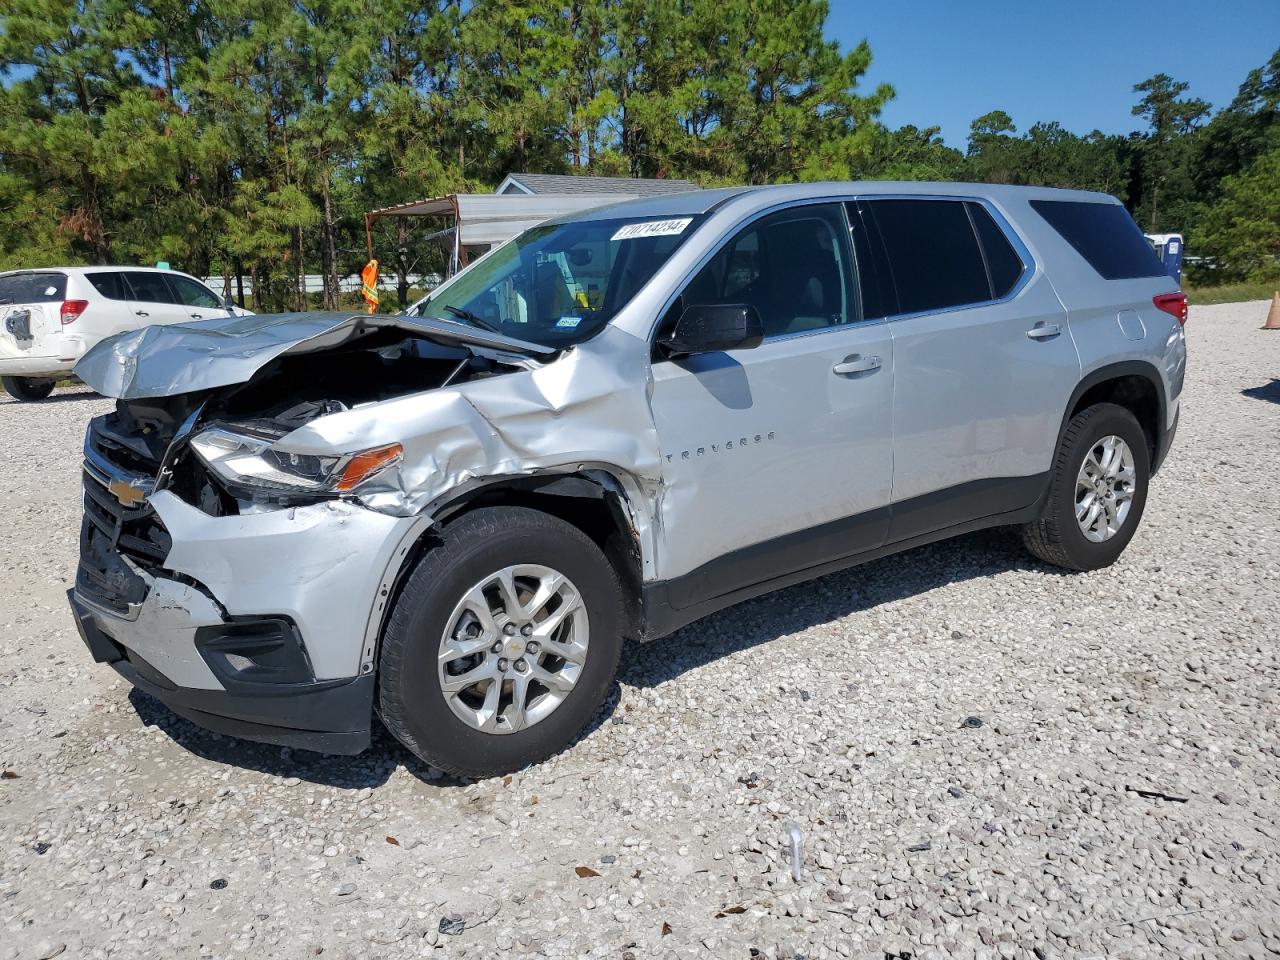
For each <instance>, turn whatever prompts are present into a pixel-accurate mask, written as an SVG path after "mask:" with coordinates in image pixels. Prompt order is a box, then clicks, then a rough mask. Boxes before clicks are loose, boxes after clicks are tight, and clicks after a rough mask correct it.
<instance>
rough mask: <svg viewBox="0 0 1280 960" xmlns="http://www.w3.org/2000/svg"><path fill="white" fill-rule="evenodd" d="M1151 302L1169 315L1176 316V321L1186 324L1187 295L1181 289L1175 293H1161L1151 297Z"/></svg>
mask: <svg viewBox="0 0 1280 960" xmlns="http://www.w3.org/2000/svg"><path fill="white" fill-rule="evenodd" d="M1151 302H1152V303H1154V304H1155V305H1156V309H1157V310H1163V311H1164V312H1165V313H1167V314H1169V316H1171V317H1174V318H1176V319H1177V321H1178V323H1180V324H1184V325H1185V324H1186V322H1187V295H1186V294H1185V293H1183V292H1182V291H1181V290H1179V291H1178V292H1177V293H1162V294H1160V296H1158V297H1152V298H1151Z"/></svg>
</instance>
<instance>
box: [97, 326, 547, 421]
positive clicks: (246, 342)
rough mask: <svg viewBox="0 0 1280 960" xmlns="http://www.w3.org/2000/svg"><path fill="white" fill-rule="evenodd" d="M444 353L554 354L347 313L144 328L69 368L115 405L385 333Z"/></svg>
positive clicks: (471, 331) (495, 336) (200, 386)
mask: <svg viewBox="0 0 1280 960" xmlns="http://www.w3.org/2000/svg"><path fill="white" fill-rule="evenodd" d="M388 327H390V328H400V329H403V330H404V331H405V333H406V335H409V336H419V337H427V338H428V339H430V340H434V341H436V342H437V343H440V344H443V345H445V346H464V345H466V346H475V347H481V348H485V349H490V350H495V351H499V352H504V353H515V354H520V355H523V356H528V357H544V358H550V357H552V356H554V355H555V353H556V351H555V349H553V348H551V347H543V346H540V345H538V344H535V343H529V342H527V341H524V340H517V339H515V338H514V337H507V336H504V335H502V334H500V333H490V332H489V331H487V330H481V329H478V328H474V327H468V326H465V325H464V324H461V323H456V324H455V323H449V322H448V321H444V320H432V319H426V318H423V319H419V318H415V317H400V316H379V315H377V314H374V315H366V314H351V313H322V312H312V313H275V314H257V315H254V316H248V317H231V316H227V317H218V318H217V319H214V320H199V321H195V322H193V323H176V324H172V325H170V326H151V327H143V328H142V329H141V330H130V331H127V332H125V333H121V334H117V335H116V336H114V337H110V338H109V339H106V340H103V341H102V342H100V343H98V344H96V345H95V346H94V347H92V348H91V349H90V350H89V351H88V352H87V353H86V354H85V355H84V357H83V358H81V360H80V362H79V363H77V364H76V366H75V375H76V376H77V377H79V378H80V379H81V380H83V381H84V382H85V383H86V384H88V385H89V386H90V387H92V388H93V389H94V390H96V391H97V392H98V393H100V394H102V395H103V396H107V397H115V398H117V399H120V400H133V399H137V398H140V397H169V396H174V395H176V394H180V393H192V392H194V391H197V390H210V389H213V388H216V387H226V386H230V385H231V384H235V383H244V382H245V381H247V380H248V379H249V378H250V377H252V376H253V375H254V374H255V373H257V372H258V371H259V370H260V369H262V368H263V367H264V366H266V365H267V364H268V363H270V362H271V361H272V360H275V359H276V358H277V357H281V356H285V355H286V354H295V353H310V352H314V351H317V350H328V349H332V348H334V347H337V346H339V345H341V344H343V343H346V342H347V341H349V340H353V339H356V338H358V337H362V336H366V335H368V334H370V333H373V332H375V331H377V330H381V329H385V328H388Z"/></svg>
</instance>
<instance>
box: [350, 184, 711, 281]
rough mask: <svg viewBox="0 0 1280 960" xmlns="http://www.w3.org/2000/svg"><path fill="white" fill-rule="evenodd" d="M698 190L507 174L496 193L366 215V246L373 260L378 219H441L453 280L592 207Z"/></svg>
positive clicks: (686, 186)
mask: <svg viewBox="0 0 1280 960" xmlns="http://www.w3.org/2000/svg"><path fill="white" fill-rule="evenodd" d="M696 189H698V187H697V186H696V185H695V184H693V183H690V182H689V181H688V180H635V179H629V178H626V177H574V176H559V175H551V174H509V175H508V176H507V177H506V178H505V179H503V181H502V183H500V184H498V189H497V191H496V192H494V193H454V194H450V195H449V196H445V197H432V198H430V199H427V200H415V201H413V202H411V203H402V204H399V205H397V206H394V207H384V208H382V209H380V210H370V211H369V212H368V213H366V214H365V215H364V229H365V240H366V242H367V244H368V247H369V257H370V259H372V258H373V222H374V220H377V219H379V218H382V217H441V218H444V219H446V220H450V221H452V222H451V223H450V225H449V226H446V227H445V228H443V229H441V230H438V231H436V232H435V233H432V234H430V235H429V236H428V237H427V238H426V239H428V240H436V239H438V240H444V241H446V242H447V243H448V244H449V245H450V247H451V252H450V256H449V264H448V268H447V272H446V275H449V274H453V273H454V272H456V271H457V270H459V269H461V268H462V267H464V266H466V265H467V263H468V262H469V261H470V260H471V259H472V258H473V257H477V256H480V255H481V254H483V253H485V252H486V251H488V250H489V249H490V248H491V247H494V246H496V245H497V244H500V243H502V242H504V241H506V240H509V239H510V238H511V237H514V236H515V235H516V234H518V233H520V232H521V231H524V230H527V229H528V228H530V227H532V226H536V225H537V224H539V223H541V222H542V221H544V220H550V219H551V218H552V217H559V216H563V215H564V214H567V213H575V212H577V211H579V210H588V209H590V208H592V207H600V206H604V205H605V204H608V203H618V202H620V201H623V200H634V199H635V198H637V197H648V196H655V195H658V194H664V193H683V192H685V191H688V190H696Z"/></svg>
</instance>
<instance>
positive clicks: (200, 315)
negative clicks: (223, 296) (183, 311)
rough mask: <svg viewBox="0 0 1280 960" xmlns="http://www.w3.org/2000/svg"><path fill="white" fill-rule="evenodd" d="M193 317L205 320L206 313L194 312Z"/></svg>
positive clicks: (193, 318)
mask: <svg viewBox="0 0 1280 960" xmlns="http://www.w3.org/2000/svg"><path fill="white" fill-rule="evenodd" d="M191 319H192V320H203V319H204V314H203V313H193V314H191Z"/></svg>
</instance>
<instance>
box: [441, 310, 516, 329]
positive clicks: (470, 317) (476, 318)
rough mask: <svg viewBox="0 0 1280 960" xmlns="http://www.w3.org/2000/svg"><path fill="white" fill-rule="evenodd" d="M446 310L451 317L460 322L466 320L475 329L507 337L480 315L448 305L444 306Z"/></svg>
mask: <svg viewBox="0 0 1280 960" xmlns="http://www.w3.org/2000/svg"><path fill="white" fill-rule="evenodd" d="M444 309H445V311H446V312H447V313H448V314H449V315H450V316H453V317H457V318H458V319H459V320H465V321H466V322H467V323H469V324H471V325H472V326H473V327H479V328H480V329H481V330H488V331H489V332H490V333H496V334H498V335H499V336H505V334H503V332H502V330H501V329H500V328H498V327H496V326H494V325H493V324H492V323H490V322H489V321H488V320H486V319H485V318H484V317H482V316H480V314H478V313H475V312H473V311H471V310H467V309H465V308H463V307H455V306H452V305H450V304H447V303H446V304H444Z"/></svg>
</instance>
